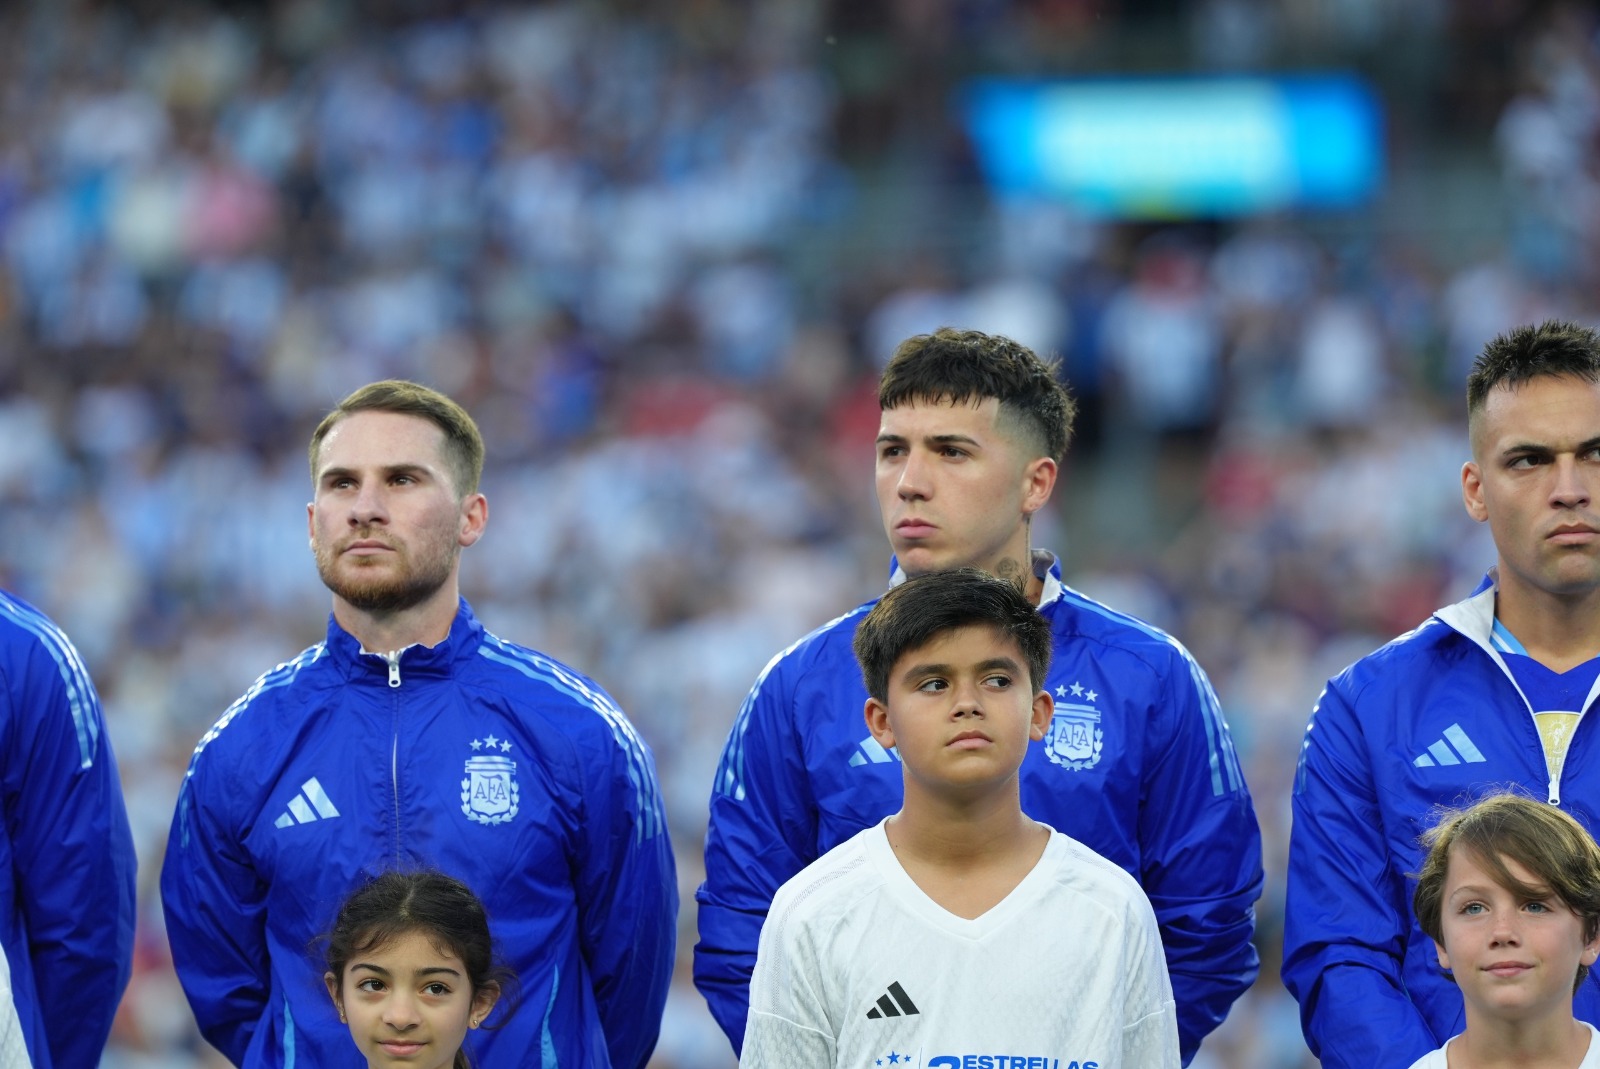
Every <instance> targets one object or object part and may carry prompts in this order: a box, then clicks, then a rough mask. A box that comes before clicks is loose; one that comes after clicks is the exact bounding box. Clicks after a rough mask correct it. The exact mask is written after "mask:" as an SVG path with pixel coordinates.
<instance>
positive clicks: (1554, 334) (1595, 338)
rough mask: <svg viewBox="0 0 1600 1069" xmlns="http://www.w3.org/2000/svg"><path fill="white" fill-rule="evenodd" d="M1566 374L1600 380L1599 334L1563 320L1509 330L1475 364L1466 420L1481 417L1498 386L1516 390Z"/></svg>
mask: <svg viewBox="0 0 1600 1069" xmlns="http://www.w3.org/2000/svg"><path fill="white" fill-rule="evenodd" d="M1561 375H1570V376H1572V377H1573V378H1577V379H1582V380H1583V381H1585V382H1600V334H1596V333H1595V331H1593V330H1591V329H1590V328H1589V327H1585V326H1582V325H1581V324H1578V323H1571V322H1568V321H1567V320H1564V319H1547V320H1545V321H1544V322H1543V323H1539V324H1537V325H1533V324H1528V325H1525V326H1520V327H1517V328H1516V329H1514V330H1508V331H1506V332H1505V333H1504V334H1501V335H1499V336H1498V337H1496V338H1495V339H1494V340H1493V341H1491V342H1490V343H1489V344H1488V345H1486V346H1484V347H1483V352H1482V353H1480V354H1478V358H1477V359H1476V360H1474V361H1473V362H1472V372H1471V373H1470V374H1469V375H1468V376H1467V416H1468V418H1469V419H1475V418H1477V416H1478V414H1479V413H1481V412H1482V411H1483V406H1484V404H1485V403H1486V402H1487V400H1488V398H1489V392H1490V391H1491V390H1493V389H1494V388H1495V387H1496V386H1501V385H1504V386H1506V387H1508V388H1510V389H1516V388H1517V387H1518V386H1521V385H1523V384H1524V383H1526V382H1528V381H1530V380H1532V379H1537V378H1544V377H1546V376H1561Z"/></svg>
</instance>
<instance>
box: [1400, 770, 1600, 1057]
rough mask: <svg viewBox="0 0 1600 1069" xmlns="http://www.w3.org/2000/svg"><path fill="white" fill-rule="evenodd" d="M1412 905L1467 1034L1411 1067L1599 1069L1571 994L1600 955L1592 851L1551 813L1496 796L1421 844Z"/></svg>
mask: <svg viewBox="0 0 1600 1069" xmlns="http://www.w3.org/2000/svg"><path fill="white" fill-rule="evenodd" d="M1424 842H1425V843H1426V844H1427V845H1428V857H1427V860H1426V861H1425V862H1424V863H1423V866H1422V872H1421V873H1420V875H1419V876H1418V878H1417V889H1416V893H1415V894H1414V895H1413V897H1412V903H1413V905H1414V907H1415V909H1416V911H1417V921H1418V923H1419V924H1420V925H1421V926H1422V930H1423V931H1424V932H1426V933H1428V935H1429V937H1430V938H1432V939H1433V941H1434V944H1435V948H1436V950H1437V952H1438V955H1439V965H1440V967H1441V968H1443V969H1444V970H1446V975H1447V976H1449V977H1450V978H1451V979H1453V980H1454V981H1455V983H1456V984H1457V985H1458V986H1459V987H1460V988H1461V996H1462V1000H1463V1001H1464V1002H1465V1004H1466V1014H1467V1027H1466V1030H1465V1031H1464V1032H1462V1033H1461V1034H1460V1035H1458V1036H1455V1037H1454V1038H1452V1039H1450V1040H1449V1041H1447V1042H1446V1043H1445V1045H1444V1046H1442V1047H1440V1048H1439V1049H1438V1050H1435V1051H1433V1052H1432V1053H1430V1054H1426V1055H1424V1056H1423V1057H1422V1058H1421V1059H1419V1060H1418V1061H1417V1062H1415V1063H1414V1064H1413V1065H1412V1067H1411V1069H1486V1067H1490V1066H1518V1067H1519V1069H1600V1042H1597V1039H1600V1033H1596V1031H1595V1029H1594V1026H1593V1025H1590V1024H1588V1023H1587V1022H1584V1021H1579V1020H1577V1019H1576V1018H1575V1017H1574V1016H1573V1013H1572V996H1573V994H1574V993H1575V992H1576V991H1577V989H1578V985H1579V984H1581V983H1583V979H1584V977H1585V976H1586V975H1587V974H1588V972H1589V967H1590V966H1591V965H1593V964H1594V962H1595V958H1596V956H1600V847H1597V846H1596V845H1595V841H1594V839H1593V838H1591V837H1590V835H1589V833H1588V832H1587V831H1585V830H1584V829H1583V827H1582V825H1580V824H1579V823H1578V822H1577V821H1576V820H1574V819H1572V817H1570V816H1568V815H1567V814H1566V813H1563V812H1562V811H1561V810H1559V809H1557V808H1556V807H1555V806H1553V805H1547V804H1545V803H1543V802H1537V801H1534V800H1533V799H1531V798H1525V797H1523V796H1522V795H1517V794H1509V793H1508V794H1496V795H1493V796H1492V797H1489V798H1485V799H1484V800H1483V801H1481V802H1479V803H1477V804H1476V805H1474V806H1472V807H1470V808H1468V809H1466V810H1462V811H1459V812H1455V813H1451V814H1448V815H1447V816H1446V817H1445V818H1444V819H1443V820H1442V821H1440V822H1439V823H1438V824H1437V825H1435V826H1434V828H1433V829H1432V830H1431V831H1429V832H1428V833H1427V834H1426V835H1425V836H1424Z"/></svg>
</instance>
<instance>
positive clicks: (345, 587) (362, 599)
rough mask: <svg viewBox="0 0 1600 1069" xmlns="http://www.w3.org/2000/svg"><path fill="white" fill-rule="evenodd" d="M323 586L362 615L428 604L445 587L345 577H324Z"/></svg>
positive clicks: (388, 579)
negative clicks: (426, 602)
mask: <svg viewBox="0 0 1600 1069" xmlns="http://www.w3.org/2000/svg"><path fill="white" fill-rule="evenodd" d="M322 583H323V585H324V586H326V587H327V588H328V589H329V590H330V591H332V592H333V596H334V597H336V598H338V599H339V600H340V601H342V602H344V603H345V604H347V605H349V606H350V607H351V608H353V609H359V610H361V611H362V612H376V613H392V612H402V611H404V610H406V609H409V608H412V607H413V606H416V605H420V604H422V603H423V602H424V601H427V600H428V599H429V598H431V597H432V596H433V595H434V594H437V593H438V592H439V588H440V587H442V586H443V585H444V583H443V581H439V582H428V581H422V582H419V581H417V580H416V579H414V578H411V579H406V578H400V579H396V578H380V577H377V576H372V577H370V578H362V579H352V578H350V577H348V576H340V575H331V576H330V575H323V576H322Z"/></svg>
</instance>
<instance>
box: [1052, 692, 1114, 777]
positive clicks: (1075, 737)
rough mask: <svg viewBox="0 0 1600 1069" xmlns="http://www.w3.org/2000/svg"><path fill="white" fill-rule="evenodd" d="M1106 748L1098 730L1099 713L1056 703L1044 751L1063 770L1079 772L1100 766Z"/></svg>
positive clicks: (1103, 737) (1090, 708) (1095, 710)
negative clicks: (1102, 752)
mask: <svg viewBox="0 0 1600 1069" xmlns="http://www.w3.org/2000/svg"><path fill="white" fill-rule="evenodd" d="M1104 746H1105V731H1104V730H1103V729H1102V728H1101V727H1100V710H1098V709H1096V708H1094V707H1093V706H1092V705H1067V704H1064V703H1058V704H1057V705H1056V714H1055V716H1053V717H1051V718H1050V730H1049V731H1047V732H1045V736H1044V752H1045V755H1046V756H1047V757H1049V758H1050V760H1052V761H1054V762H1055V763H1056V764H1058V765H1060V766H1061V767H1062V768H1070V769H1072V770H1073V771H1074V772H1081V771H1083V770H1084V769H1086V768H1093V767H1094V766H1095V765H1097V764H1099V763H1100V751H1101V750H1102V749H1103V748H1104Z"/></svg>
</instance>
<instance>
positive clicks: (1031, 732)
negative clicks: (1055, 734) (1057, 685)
mask: <svg viewBox="0 0 1600 1069" xmlns="http://www.w3.org/2000/svg"><path fill="white" fill-rule="evenodd" d="M1055 715H1056V700H1055V699H1054V698H1052V697H1050V692H1049V691H1048V690H1041V691H1040V692H1039V693H1037V694H1035V695H1034V696H1033V715H1032V716H1030V717H1029V718H1028V738H1030V739H1033V740H1034V741H1035V742H1037V741H1038V740H1040V739H1042V738H1044V735H1045V732H1047V731H1049V730H1050V720H1051V718H1053V717H1054V716H1055Z"/></svg>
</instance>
